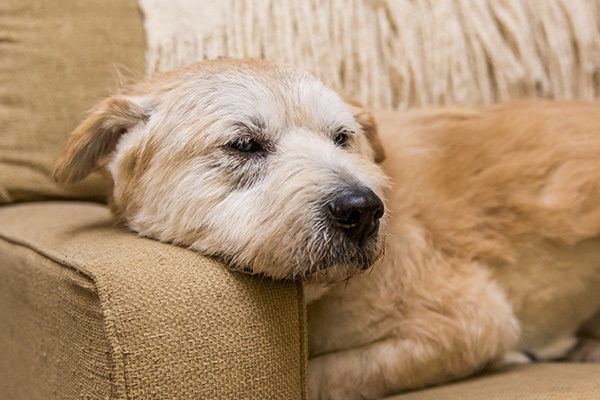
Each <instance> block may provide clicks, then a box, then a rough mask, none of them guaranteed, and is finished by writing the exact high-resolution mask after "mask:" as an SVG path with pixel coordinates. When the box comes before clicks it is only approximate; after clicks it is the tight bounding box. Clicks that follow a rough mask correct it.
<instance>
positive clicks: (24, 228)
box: [0, 203, 306, 400]
mask: <svg viewBox="0 0 600 400" xmlns="http://www.w3.org/2000/svg"><path fill="white" fill-rule="evenodd" d="M0 238H3V240H4V241H5V242H10V243H12V244H18V245H20V246H22V247H24V248H26V249H29V250H30V251H33V252H35V253H37V254H39V255H41V256H43V257H44V258H46V259H48V260H51V261H52V262H53V263H54V264H55V267H60V266H62V268H69V269H71V270H73V271H77V272H78V273H80V274H82V275H83V276H85V277H87V278H89V280H90V281H91V282H93V284H94V286H95V288H96V291H97V293H98V298H99V302H100V308H101V312H102V316H101V318H102V320H103V323H104V329H105V331H106V336H107V338H108V343H109V344H110V356H111V363H112V365H111V368H112V370H111V379H112V384H113V393H112V397H111V398H116V399H144V400H146V399H302V398H304V397H303V396H305V393H306V388H305V381H306V374H305V367H306V365H305V360H306V350H305V348H304V346H305V327H304V315H303V313H304V307H303V298H302V290H301V288H300V287H299V286H298V285H295V284H285V283H277V282H272V281H269V280H261V279H259V278H255V277H249V276H245V275H240V274H238V273H233V272H230V271H228V270H227V269H226V268H224V267H223V265H222V264H220V263H219V262H217V261H214V260H211V259H207V258H205V257H203V256H201V255H199V254H197V253H195V252H192V251H189V250H186V249H183V248H179V247H176V246H171V245H168V244H163V243H160V242H157V241H154V240H150V239H144V238H139V237H136V236H135V235H132V234H130V233H128V232H127V231H125V230H122V229H118V228H114V227H113V226H112V223H111V219H110V215H109V212H108V210H107V209H106V207H104V206H100V205H93V204H89V203H88V204H86V203H32V204H23V205H18V206H5V207H2V208H0ZM3 257H11V255H10V254H9V255H6V254H5V255H3ZM0 267H2V268H3V264H0ZM35 295H36V293H35V291H34V292H31V293H28V294H27V295H26V296H35ZM24 296H25V295H24ZM26 296H25V298H26ZM39 296H46V294H44V293H39ZM57 306H59V304H48V305H47V307H49V308H52V307H57ZM62 311H63V312H65V313H67V314H69V315H71V314H72V313H70V312H69V311H68V310H62ZM49 312H50V311H49ZM52 312H55V313H56V312H60V311H57V310H52ZM15 317H16V316H15ZM77 318H81V316H77ZM80 322H81V321H79V323H80ZM75 325H77V324H74V326H75ZM65 329H69V328H68V326H67V327H66V328H65ZM46 334H47V332H44V331H40V332H39V335H46ZM59 334H60V337H61V338H64V340H67V339H68V337H69V335H68V333H59ZM2 340H4V338H2ZM52 356H56V354H54V353H52V354H50V357H52ZM40 357H42V355H40ZM42 361H43V360H42ZM59 364H60V363H59ZM41 365H47V366H51V365H52V363H47V364H43V363H42V364H41ZM78 367H79V365H78V364H73V365H70V366H67V371H69V368H70V369H73V368H78ZM93 372H94V371H83V373H84V374H87V376H88V377H89V378H90V379H92V378H93V376H94V375H93ZM2 379H3V380H4V379H9V380H10V379H12V377H11V376H2ZM17 380H18V379H17ZM28 384H30V385H32V384H37V385H45V384H47V385H52V382H45V381H44V380H43V379H40V380H38V381H33V382H28ZM63 398H64V397H63Z"/></svg>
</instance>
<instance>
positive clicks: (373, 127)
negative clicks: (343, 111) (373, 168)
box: [346, 99, 385, 163]
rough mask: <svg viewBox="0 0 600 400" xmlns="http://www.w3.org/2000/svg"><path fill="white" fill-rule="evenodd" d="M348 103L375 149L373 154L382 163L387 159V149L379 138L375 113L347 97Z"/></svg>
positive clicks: (377, 161)
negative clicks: (384, 148)
mask: <svg viewBox="0 0 600 400" xmlns="http://www.w3.org/2000/svg"><path fill="white" fill-rule="evenodd" d="M346 103H348V105H349V106H350V109H351V110H352V114H353V115H354V119H355V120H356V122H357V123H358V125H360V127H361V128H362V130H363V132H364V133H365V136H366V137H367V140H368V141H369V144H370V145H371V148H372V149H373V155H374V159H375V162H376V163H380V162H382V161H383V160H385V151H384V150H383V145H382V144H381V140H380V139H379V131H378V127H377V121H376V120H375V117H374V116H373V113H371V111H370V110H369V109H367V108H366V107H364V106H363V105H362V104H360V103H358V102H356V101H354V100H350V99H346Z"/></svg>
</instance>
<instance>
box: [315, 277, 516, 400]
mask: <svg viewBox="0 0 600 400" xmlns="http://www.w3.org/2000/svg"><path fill="white" fill-rule="evenodd" d="M479 272H480V271H478V269H477V268H474V269H472V270H471V271H470V275H471V276H468V275H467V273H465V274H460V275H457V276H446V277H444V279H443V281H444V282H446V284H445V285H442V284H441V282H440V281H437V280H436V279H432V280H431V285H429V289H430V293H429V294H427V293H426V292H425V291H419V292H416V291H415V292H412V291H411V292H412V293H411V294H410V295H409V298H410V301H408V300H407V301H405V302H404V304H405V306H407V308H404V309H403V310H402V311H401V312H400V313H399V314H396V315H393V314H390V315H388V317H386V318H387V319H386V322H385V325H386V326H388V327H389V329H386V332H381V331H380V330H377V329H375V330H372V331H371V332H372V333H371V334H369V336H370V337H369V338H368V339H367V338H366V337H364V338H363V339H364V340H363V339H361V343H360V344H359V343H357V342H355V343H354V344H351V345H348V346H344V343H348V344H349V343H350V342H351V341H352V340H353V338H356V337H357V336H360V335H361V334H364V332H365V331H368V330H369V329H370V328H369V324H364V326H363V323H361V322H359V320H360V317H356V318H355V319H353V320H347V321H345V320H342V319H339V316H338V317H336V316H335V315H334V313H329V311H327V305H331V304H333V305H332V306H331V308H330V310H337V311H338V312H339V313H342V312H343V311H342V310H340V309H336V308H335V304H337V302H338V301H340V300H339V299H338V300H335V297H334V298H333V299H332V297H330V298H328V299H324V303H323V305H322V306H321V307H320V312H321V313H322V314H320V315H319V317H322V318H323V319H324V321H325V322H327V321H329V322H330V324H329V325H327V324H324V325H321V324H322V323H323V321H319V320H318V319H319V317H315V318H313V319H311V321H313V331H312V332H311V333H312V334H317V335H318V334H325V333H326V331H324V330H321V329H325V328H322V327H323V326H327V329H328V334H329V336H330V337H335V338H336V339H335V343H336V345H335V346H337V349H335V347H334V346H331V347H330V349H329V350H328V349H327V347H329V346H324V345H323V343H322V342H321V341H320V340H319V338H314V337H313V339H312V342H313V344H315V345H316V346H315V347H317V348H319V350H320V353H319V354H318V355H315V356H313V358H312V359H311V360H310V362H309V387H310V394H311V399H312V400H325V399H327V400H329V399H375V398H380V397H383V396H386V395H390V394H393V393H398V392H401V391H405V390H409V389H415V388H421V387H424V386H429V385H435V384H439V383H443V382H448V381H451V380H453V379H458V378H461V377H465V376H468V375H470V374H472V373H474V372H476V371H478V370H480V369H482V368H484V367H486V366H487V365H488V364H489V363H491V362H495V361H497V360H499V359H501V358H502V357H503V356H504V355H505V354H506V353H507V352H509V351H511V350H513V349H514V347H515V345H516V342H517V340H518V335H519V324H518V322H517V320H516V318H515V316H514V314H513V312H512V308H511V307H510V305H509V304H508V302H507V301H506V298H505V297H504V295H503V294H502V292H501V290H500V289H499V288H498V286H497V285H496V284H494V283H493V282H492V281H491V280H489V279H487V276H486V274H485V273H479ZM438 277H439V275H438ZM436 281H437V282H436ZM369 282H372V280H370V281H369ZM379 287H381V286H379ZM448 288H453V289H452V290H451V291H448ZM352 289H357V288H351V287H349V288H348V290H340V291H339V292H338V293H339V294H341V295H342V296H352V295H353V294H354V297H352V299H351V300H347V298H344V300H345V301H354V300H357V299H356V297H357V296H358V291H356V292H352ZM369 289H372V288H369ZM365 292H367V293H374V292H375V291H374V290H368V291H362V292H361V293H365ZM431 293H434V294H436V295H435V296H431ZM334 296H335V294H334ZM360 300H362V301H363V303H364V302H365V301H364V300H365V299H360ZM357 301H359V300H357ZM352 304H354V303H352ZM367 304H372V303H367ZM408 304H410V305H408ZM357 307H358V306H357ZM338 315H339V314H338ZM336 318H337V319H336ZM346 323H347V325H346Z"/></svg>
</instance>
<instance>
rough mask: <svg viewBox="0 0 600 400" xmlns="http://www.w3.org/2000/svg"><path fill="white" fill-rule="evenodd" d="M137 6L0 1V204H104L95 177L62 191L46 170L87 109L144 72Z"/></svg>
mask: <svg viewBox="0 0 600 400" xmlns="http://www.w3.org/2000/svg"><path fill="white" fill-rule="evenodd" d="M144 51H145V45H144V32H143V27H142V15H141V13H140V11H139V9H138V7H137V3H136V1H135V0H103V1H93V2H92V1H89V0H64V1H63V0H61V1H60V2H57V1H52V0H3V1H2V2H0V204H2V203H10V202H14V201H23V200H37V199H44V198H49V197H50V198H64V197H68V198H85V199H95V200H102V199H104V197H105V193H106V189H107V185H106V181H105V180H102V179H100V178H99V177H98V176H97V175H94V176H92V177H91V178H90V179H87V180H86V181H85V182H82V183H81V184H78V185H74V186H73V187H71V188H69V189H68V190H67V189H65V188H60V187H58V186H57V185H56V184H55V183H54V182H53V181H52V179H51V172H52V168H53V166H54V162H55V161H56V158H57V157H58V153H59V152H60V150H61V149H62V147H63V146H64V142H65V141H66V138H67V136H68V135H69V133H70V132H71V130H73V129H74V128H75V127H76V126H77V124H78V122H80V121H81V120H82V119H83V117H84V116H85V113H86V112H87V110H88V109H89V108H90V107H91V106H92V105H93V104H94V103H96V102H98V101H100V100H101V99H102V98H103V97H105V96H107V95H108V94H109V93H111V92H112V91H113V90H114V89H115V88H116V87H117V81H118V79H117V77H118V76H117V71H118V70H121V71H122V72H123V74H125V75H127V76H138V77H139V76H141V75H142V74H143V71H144Z"/></svg>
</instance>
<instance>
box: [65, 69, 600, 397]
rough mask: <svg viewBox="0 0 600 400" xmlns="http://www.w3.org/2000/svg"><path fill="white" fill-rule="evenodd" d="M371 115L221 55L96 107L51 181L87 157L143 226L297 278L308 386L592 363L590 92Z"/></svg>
mask: <svg viewBox="0 0 600 400" xmlns="http://www.w3.org/2000/svg"><path fill="white" fill-rule="evenodd" d="M382 122H383V125H384V129H382V135H381V141H380V138H379V136H378V133H377V126H376V124H375V121H374V119H373V116H372V115H371V114H370V113H369V112H368V111H366V110H364V109H363V108H362V107H360V106H359V105H357V104H355V103H351V102H348V101H345V100H344V99H342V98H341V97H340V96H339V95H337V94H336V93H334V92H333V91H332V90H330V89H328V88H326V87H325V86H324V85H323V84H322V83H321V82H319V81H318V80H317V79H315V78H314V77H312V76H310V75H308V74H306V73H303V72H299V71H296V70H294V69H291V68H285V67H278V66H275V65H273V64H270V63H268V62H262V61H248V60H229V59H220V60H215V61H211V62H204V63H198V64H194V65H191V66H189V67H186V68H182V69H179V70H176V71H173V72H170V73H165V74H159V75H156V76H154V77H151V78H148V79H147V80H145V81H143V82H142V83H140V84H137V85H134V86H132V87H131V88H129V89H127V90H126V91H124V92H123V93H121V94H118V95H115V96H113V97H111V98H109V99H107V100H105V101H104V102H102V103H100V104H99V105H98V106H97V107H95V108H94V109H93V110H92V111H91V113H90V114H89V116H88V117H87V119H86V120H85V121H84V122H83V123H82V124H81V125H80V126H79V127H78V128H77V129H76V130H75V131H74V132H73V134H72V136H71V137H70V139H69V142H68V144H67V147H66V149H65V151H64V153H63V155H62V156H61V158H60V160H59V161H58V163H57V166H56V170H55V177H56V179H57V180H58V181H59V182H63V183H68V182H74V181H77V180H79V179H82V178H84V177H85V176H86V175H88V174H89V173H90V172H91V171H92V170H93V169H94V168H97V167H100V168H102V169H104V170H105V171H106V172H107V174H108V175H109V176H110V177H111V178H112V180H113V182H114V190H113V193H112V200H111V207H112V210H113V211H114V214H115V216H116V217H117V218H118V219H119V220H120V221H122V222H123V223H124V224H125V225H126V226H128V227H129V228H130V229H132V230H134V231H136V232H138V233H139V234H141V235H144V236H148V237H153V238H156V239H158V240H162V241H165V242H170V243H175V244H177V245H181V246H187V247H190V248H192V249H194V250H196V251H199V252H202V253H204V254H207V255H214V256H218V257H221V258H222V259H224V260H225V261H226V262H228V263H229V265H230V266H231V268H233V269H236V270H240V271H244V272H250V273H254V274H262V275H266V276H269V277H272V278H275V279H302V280H304V281H305V282H306V285H305V286H306V295H307V299H308V300H309V303H310V304H309V306H308V322H309V348H310V363H309V388H310V392H311V393H310V394H311V397H312V398H313V399H354V398H377V397H380V396H384V395H387V394H391V393H395V392H399V391H402V390H407V389H411V388H418V387H423V386H426V385H432V384H437V383H441V382H446V381H449V380H452V379H456V378H459V377H464V376H467V375H469V374H472V373H474V372H475V371H478V370H480V369H482V368H484V367H486V366H488V365H491V364H494V363H498V362H500V361H502V360H503V359H505V358H507V356H508V355H511V354H514V353H517V354H518V353H519V352H521V353H527V354H528V355H530V356H531V357H535V358H538V359H549V358H560V357H564V356H566V355H570V357H572V358H576V359H580V360H582V359H585V360H591V361H594V360H595V361H597V360H598V359H599V358H600V356H599V354H598V351H597V348H598V347H597V346H595V345H594V342H593V340H590V341H588V342H587V343H586V345H585V346H583V347H576V344H577V339H576V335H577V334H578V333H579V332H580V330H581V329H582V327H583V326H584V324H585V323H586V322H587V321H591V322H588V328H589V329H588V330H589V331H590V332H588V333H590V334H596V335H598V334H600V329H596V331H595V332H594V329H592V328H594V326H593V325H594V323H595V321H594V319H593V317H594V315H595V314H596V313H597V312H598V311H599V310H600V105H599V104H598V103H592V102H562V103H558V102H557V103H552V102H541V101H539V102H534V101H531V102H520V103H514V104H510V105H500V106H494V107H490V108H486V109H480V110H476V109H472V110H465V109H456V110H443V111H420V112H412V113H406V114H394V115H393V117H389V116H387V117H386V116H384V117H383V119H382ZM383 148H385V151H386V153H387V159H386V160H385V161H384V162H383V163H382V164H379V163H380V162H381V161H382V160H383V158H384V157H383ZM388 177H389V178H391V179H388ZM390 183H391V189H390V188H389V186H390ZM384 198H387V200H384ZM384 204H385V205H384ZM384 253H385V254H384ZM370 267H372V268H370ZM369 268H370V269H369ZM367 269H368V271H367V272H365V273H362V274H359V272H362V271H365V270H367ZM351 277H352V278H351ZM348 278H351V279H348ZM596 328H597V327H596Z"/></svg>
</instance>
